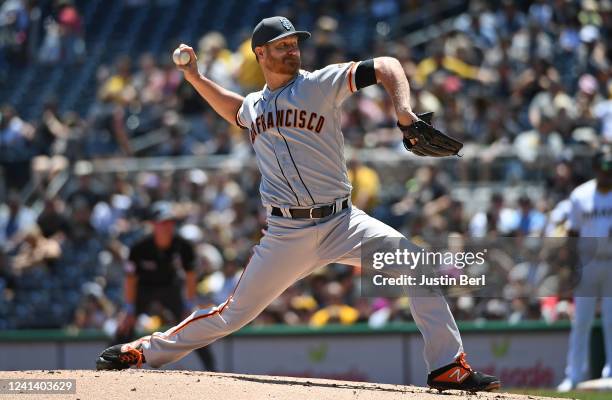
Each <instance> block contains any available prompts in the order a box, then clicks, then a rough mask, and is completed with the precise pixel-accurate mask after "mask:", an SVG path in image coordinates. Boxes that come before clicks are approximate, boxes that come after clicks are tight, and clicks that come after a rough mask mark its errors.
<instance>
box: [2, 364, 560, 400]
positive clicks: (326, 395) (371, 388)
mask: <svg viewBox="0 0 612 400" xmlns="http://www.w3.org/2000/svg"><path fill="white" fill-rule="evenodd" d="M0 379H76V389H77V392H76V394H70V395H67V394H64V395H49V394H39V395H34V394H30V395H28V396H27V398H28V399H54V398H58V399H59V398H61V399H81V400H86V399H96V400H98V399H99V400H112V399H120V400H125V399H163V400H168V399H207V400H230V399H231V400H240V399H245V400H259V399H270V400H272V399H278V400H297V399H318V400H324V399H330V400H343V399H363V400H365V399H376V400H379V399H380V400H400V399H401V400H410V399H419V400H420V399H424V400H427V399H438V400H442V399H443V400H452V399H465V398H466V397H467V398H470V399H474V400H476V399H479V400H480V399H495V400H502V399H521V400H523V399H524V400H527V399H529V400H531V399H542V398H541V397H535V396H526V395H517V394H507V393H503V392H493V393H478V394H470V393H466V392H456V391H449V392H444V394H438V391H437V390H430V389H425V388H421V387H416V386H402V385H386V384H375V383H362V382H347V381H334V380H326V379H305V378H287V377H280V376H260V375H238V374H219V373H209V372H192V371H163V370H127V371H80V370H77V371H0ZM17 397H19V398H21V396H20V395H18V394H16V395H14V396H9V397H8V398H17ZM0 398H2V399H4V398H7V396H6V394H4V395H3V394H0ZM547 399H550V398H547Z"/></svg>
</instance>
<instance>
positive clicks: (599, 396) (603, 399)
mask: <svg viewBox="0 0 612 400" xmlns="http://www.w3.org/2000/svg"><path fill="white" fill-rule="evenodd" d="M510 393H518V394H529V395H532V396H542V397H562V398H567V399H579V400H610V399H611V398H612V393H610V392H581V391H576V390H574V391H572V392H567V393H558V392H556V391H555V390H551V389H548V390H547V389H513V390H510Z"/></svg>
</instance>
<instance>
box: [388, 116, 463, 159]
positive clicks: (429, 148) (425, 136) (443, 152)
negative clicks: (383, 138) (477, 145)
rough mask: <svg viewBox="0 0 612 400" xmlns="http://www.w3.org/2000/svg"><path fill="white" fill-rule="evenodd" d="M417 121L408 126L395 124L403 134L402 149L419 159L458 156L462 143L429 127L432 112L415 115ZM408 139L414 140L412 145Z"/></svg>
mask: <svg viewBox="0 0 612 400" xmlns="http://www.w3.org/2000/svg"><path fill="white" fill-rule="evenodd" d="M417 117H419V119H418V121H415V122H413V123H412V124H410V125H408V126H404V125H401V124H400V123H399V122H398V123H397V127H398V128H400V130H401V131H402V133H403V134H404V140H403V142H404V147H405V148H406V150H408V151H411V152H412V153H414V154H416V155H417V156H421V157H426V156H429V157H446V156H456V155H459V150H461V148H462V147H463V143H461V142H460V141H458V140H455V139H453V138H452V137H450V136H447V135H445V134H444V133H442V132H440V131H439V130H437V129H436V128H434V127H433V126H432V125H431V118H432V117H433V113H432V112H427V113H423V114H417ZM410 139H416V143H415V144H412V143H411V142H410Z"/></svg>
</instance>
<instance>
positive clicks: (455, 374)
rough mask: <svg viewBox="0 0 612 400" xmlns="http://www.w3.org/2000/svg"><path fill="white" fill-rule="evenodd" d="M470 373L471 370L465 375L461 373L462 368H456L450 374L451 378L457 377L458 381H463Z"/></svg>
mask: <svg viewBox="0 0 612 400" xmlns="http://www.w3.org/2000/svg"><path fill="white" fill-rule="evenodd" d="M469 374H470V371H466V372H465V373H464V374H463V375H462V374H461V368H455V370H454V371H453V372H452V373H451V374H450V375H449V376H448V377H449V378H453V377H456V378H457V382H463V380H464V379H465V378H467V376H468V375H469Z"/></svg>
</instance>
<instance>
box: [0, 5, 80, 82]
mask: <svg viewBox="0 0 612 400" xmlns="http://www.w3.org/2000/svg"><path fill="white" fill-rule="evenodd" d="M84 29H85V27H84V26H83V21H82V17H81V15H80V12H79V10H78V8H77V7H76V6H75V4H74V3H73V2H72V1H71V0H52V1H49V0H4V1H3V2H0V70H4V69H6V68H7V66H8V65H9V63H10V64H13V65H24V64H25V63H28V62H42V63H49V64H55V63H60V62H63V63H75V62H79V61H82V59H83V57H84V56H85V42H84ZM0 78H6V76H0Z"/></svg>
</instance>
